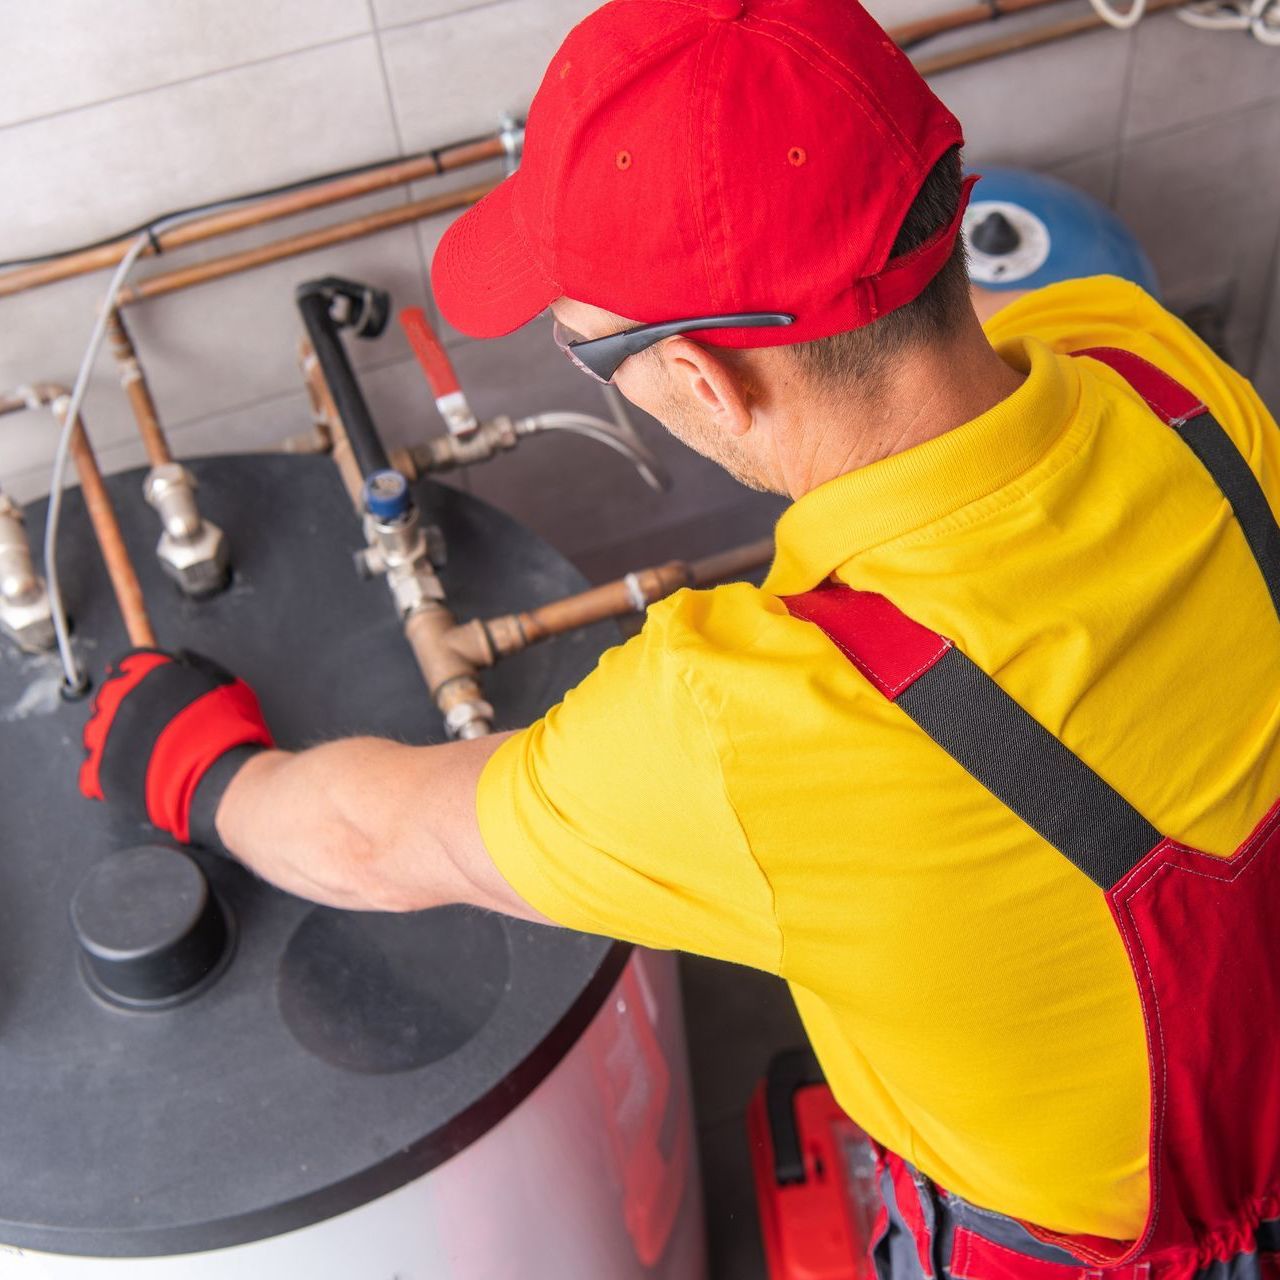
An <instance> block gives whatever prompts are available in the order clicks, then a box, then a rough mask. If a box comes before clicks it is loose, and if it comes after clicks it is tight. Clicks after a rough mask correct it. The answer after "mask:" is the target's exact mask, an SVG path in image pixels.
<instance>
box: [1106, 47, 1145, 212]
mask: <svg viewBox="0 0 1280 1280" xmlns="http://www.w3.org/2000/svg"><path fill="white" fill-rule="evenodd" d="M1141 39H1142V23H1138V26H1137V29H1136V30H1135V31H1134V32H1133V39H1132V40H1130V41H1129V50H1128V57H1126V58H1125V63H1124V82H1123V84H1122V85H1121V89H1120V110H1119V111H1118V112H1116V133H1115V141H1114V146H1115V155H1114V157H1113V159H1112V162H1111V178H1110V180H1109V181H1108V183H1107V207H1108V208H1109V209H1112V210H1114V209H1115V207H1116V199H1117V197H1118V196H1119V194H1120V156H1121V153H1122V152H1123V150H1124V144H1125V138H1126V136H1127V133H1128V129H1129V110H1130V106H1131V104H1132V101H1133V82H1134V80H1135V78H1136V76H1137V65H1138V41H1139V40H1141Z"/></svg>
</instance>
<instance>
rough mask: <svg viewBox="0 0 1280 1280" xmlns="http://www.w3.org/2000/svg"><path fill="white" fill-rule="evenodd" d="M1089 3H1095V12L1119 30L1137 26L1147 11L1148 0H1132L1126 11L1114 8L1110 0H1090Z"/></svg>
mask: <svg viewBox="0 0 1280 1280" xmlns="http://www.w3.org/2000/svg"><path fill="white" fill-rule="evenodd" d="M1089 3H1090V4H1091V5H1093V8H1094V12H1095V13H1097V15H1098V17H1100V18H1101V19H1102V20H1103V22H1105V23H1106V24H1107V25H1108V26H1111V27H1115V28H1116V29H1117V30H1118V31H1128V30H1129V28H1130V27H1136V26H1137V25H1138V23H1139V22H1141V21H1142V19H1143V16H1144V15H1145V14H1146V12H1147V0H1132V2H1131V3H1130V5H1129V8H1128V9H1127V10H1126V11H1125V12H1124V13H1121V12H1120V11H1119V10H1118V9H1116V8H1114V7H1113V6H1112V4H1111V3H1110V0H1089Z"/></svg>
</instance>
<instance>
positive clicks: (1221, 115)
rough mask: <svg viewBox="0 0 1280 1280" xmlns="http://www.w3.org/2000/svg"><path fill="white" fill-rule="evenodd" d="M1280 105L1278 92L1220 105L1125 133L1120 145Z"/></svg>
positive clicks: (1125, 145) (1163, 135) (1150, 139)
mask: <svg viewBox="0 0 1280 1280" xmlns="http://www.w3.org/2000/svg"><path fill="white" fill-rule="evenodd" d="M1278 106H1280V94H1272V95H1270V96H1268V97H1266V98H1259V99H1258V100H1257V101H1256V102H1245V103H1242V104H1240V105H1239V106H1234V107H1222V108H1219V109H1218V110H1215V111H1206V112H1205V113H1204V114H1203V115H1199V116H1194V117H1192V118H1191V119H1190V120H1182V121H1179V123H1177V124H1171V125H1165V126H1164V127H1163V128H1161V129H1149V130H1147V131H1146V132H1145V133H1134V134H1126V135H1125V136H1124V137H1123V138H1121V147H1122V148H1123V149H1127V148H1129V147H1131V146H1133V145H1134V143H1141V142H1151V141H1155V140H1157V139H1160V138H1171V137H1174V136H1175V135H1177V134H1179V133H1186V132H1187V131H1188V130H1190V129H1195V128H1198V127H1199V126H1200V125H1202V124H1213V123H1215V122H1217V121H1219V120H1225V119H1228V118H1229V117H1233V116H1234V117H1239V116H1245V115H1251V114H1252V113H1253V112H1255V111H1258V112H1260V111H1262V109H1263V108H1264V107H1272V108H1274V107H1278Z"/></svg>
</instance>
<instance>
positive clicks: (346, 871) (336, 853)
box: [80, 649, 543, 921]
mask: <svg viewBox="0 0 1280 1280" xmlns="http://www.w3.org/2000/svg"><path fill="white" fill-rule="evenodd" d="M509 736H510V735H509V734H498V735H494V736H492V737H488V738H480V739H477V740H475V741H471V742H451V743H443V744H441V745H440V746H434V747H406V746H402V745H401V744H399V743H396V742H384V741H380V740H379V739H377V738H350V739H347V740H345V741H342V742H330V743H327V744H326V745H324V746H321V747H313V748H312V749H311V750H310V751H302V752H299V753H297V754H296V755H295V754H292V753H290V752H287V751H274V750H268V748H270V747H271V745H272V742H271V734H270V732H269V730H268V729H267V726H266V724H265V723H264V721H263V718H262V712H261V710H260V709H259V707H258V699H257V698H256V697H255V695H254V693H253V691H252V690H251V689H250V688H249V686H248V685H246V684H245V683H243V681H240V680H236V679H235V678H234V677H233V676H232V675H230V673H228V672H226V671H224V670H223V669H222V668H221V667H219V666H218V665H217V664H216V663H213V662H210V661H209V660H208V659H207V658H201V657H198V656H197V655H195V654H190V653H184V654H170V653H164V652H161V651H160V650H156V649H135V650H134V651H133V652H131V653H128V654H126V655H125V656H124V657H123V658H121V659H120V660H119V661H118V662H117V663H115V664H114V665H113V667H112V668H111V670H110V671H109V672H108V676H107V679H106V680H105V681H104V682H103V684H102V687H101V688H100V689H99V690H98V695H97V697H96V698H95V699H94V708H93V715H92V716H91V717H90V719H89V723H88V724H87V725H86V726H85V731H84V742H85V748H86V752H87V754H86V758H85V762H84V764H83V766H82V767H81V769H80V790H81V791H83V792H84V794H85V795H86V796H89V797H90V798H91V799H95V800H106V801H107V803H108V804H110V805H112V806H114V807H116V808H118V809H120V810H121V811H123V812H125V813H128V814H132V815H133V816H135V817H136V818H138V819H139V820H144V821H149V822H151V823H152V824H154V825H155V826H157V827H159V828H161V830H163V831H167V832H169V834H170V835H173V836H176V837H177V838H178V839H179V840H181V841H182V842H183V843H193V844H199V845H202V846H204V847H206V848H210V849H215V850H217V851H219V852H222V853H227V854H229V855H230V856H232V857H234V858H236V859H237V860H238V861H239V862H242V863H243V864H244V865H245V866H247V867H249V868H250V869H251V870H253V871H256V872H257V873H258V874H259V875H260V876H262V877H263V879H265V880H269V881H271V883H272V884H275V885H277V886H279V887H280V888H282V889H284V890H286V891H287V892H289V893H293V894H297V895H298V896H300V897H304V898H310V899H311V900H312V901H314V902H323V903H327V904H328V905H330V906H335V907H345V908H348V909H352V910H363V911H369V910H375V911H378V910H381V911H415V910H420V909H421V908H424V907H434V906H441V905H444V904H445V903H453V902H464V903H470V904H471V905H473V906H479V907H487V908H489V909H490V910H493V911H502V912H504V913H506V914H507V915H513V916H519V917H520V918H522V919H525V920H537V921H541V920H542V919H543V917H542V916H540V915H539V914H538V913H537V912H536V911H534V910H533V909H532V908H531V907H530V906H529V905H528V904H527V903H525V902H524V901H523V900H522V899H521V898H520V897H519V896H518V895H517V894H516V892H515V891H514V890H513V889H512V888H511V887H510V886H509V885H508V884H507V883H506V881H505V880H504V879H503V878H502V875H501V874H500V873H499V871H498V869H497V867H495V866H494V864H493V860H492V859H491V858H490V857H489V853H488V850H487V849H486V848H485V845H484V840H483V838H482V837H481V835H480V829H479V825H478V822H477V819H476V787H477V785H478V783H479V779H480V774H481V772H482V771H483V769H484V766H485V764H486V762H487V761H488V759H489V757H490V756H491V755H492V754H493V753H494V751H495V750H496V749H497V748H498V746H499V745H500V744H501V743H502V742H503V741H504V740H505V739H506V738H507V737H509Z"/></svg>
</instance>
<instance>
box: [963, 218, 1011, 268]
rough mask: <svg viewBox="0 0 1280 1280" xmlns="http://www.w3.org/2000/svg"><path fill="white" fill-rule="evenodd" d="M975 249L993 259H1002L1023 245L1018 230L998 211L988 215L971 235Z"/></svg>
mask: <svg viewBox="0 0 1280 1280" xmlns="http://www.w3.org/2000/svg"><path fill="white" fill-rule="evenodd" d="M969 239H970V240H971V241H972V243H973V247H974V248H975V249H977V250H978V251H979V252H980V253H985V254H989V255H990V256H991V257H993V258H1002V257H1004V255H1005V254H1007V253H1012V252H1013V251H1014V250H1015V249H1016V248H1018V247H1019V245H1021V244H1022V237H1021V236H1020V235H1019V234H1018V228H1017V227H1015V226H1014V225H1013V223H1012V222H1010V221H1009V219H1008V218H1006V217H1005V216H1004V214H1003V213H1001V212H1000V211H999V210H998V209H997V210H996V211H995V212H993V213H989V214H987V216H986V217H985V218H983V220H982V221H981V222H979V223H978V225H977V226H976V227H974V229H973V230H972V231H971V232H970V233H969Z"/></svg>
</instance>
